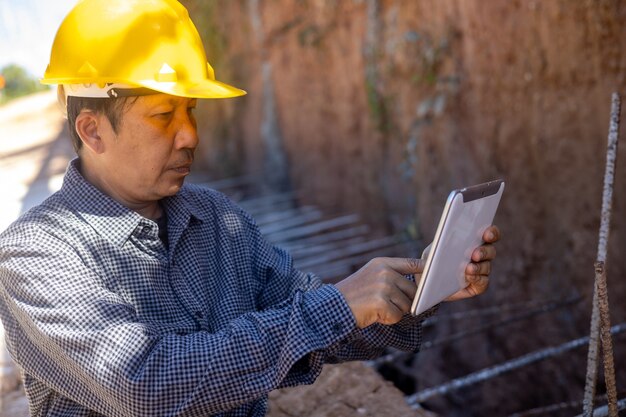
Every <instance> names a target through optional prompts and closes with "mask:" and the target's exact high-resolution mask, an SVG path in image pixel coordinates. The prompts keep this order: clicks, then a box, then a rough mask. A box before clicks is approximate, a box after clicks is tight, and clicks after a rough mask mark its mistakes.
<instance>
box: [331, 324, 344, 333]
mask: <svg viewBox="0 0 626 417" xmlns="http://www.w3.org/2000/svg"><path fill="white" fill-rule="evenodd" d="M342 330H343V324H342V323H335V324H333V332H335V334H339V333H341V331H342Z"/></svg>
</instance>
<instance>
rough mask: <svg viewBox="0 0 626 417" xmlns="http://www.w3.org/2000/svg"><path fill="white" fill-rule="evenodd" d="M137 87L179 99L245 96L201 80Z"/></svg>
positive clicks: (74, 81)
mask: <svg viewBox="0 0 626 417" xmlns="http://www.w3.org/2000/svg"><path fill="white" fill-rule="evenodd" d="M124 81H125V80H113V79H110V78H108V79H106V80H101V81H100V80H93V79H89V80H87V79H85V80H80V79H76V78H45V79H43V80H41V83H42V84H89V83H94V82H95V83H98V82H101V83H102V84H105V83H116V82H121V83H123V82H124ZM135 84H136V85H137V86H141V87H146V88H149V89H151V90H154V91H158V92H160V93H164V94H170V95H173V96H179V97H188V98H230V97H239V96H243V95H246V94H247V92H246V91H245V90H242V89H239V88H237V87H234V86H232V85H229V84H226V83H223V82H221V81H217V80H210V79H207V80H201V81H200V82H197V81H185V80H179V81H174V82H159V81H154V80H146V81H139V82H135Z"/></svg>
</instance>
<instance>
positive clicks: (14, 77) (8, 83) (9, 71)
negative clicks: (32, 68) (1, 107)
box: [0, 64, 47, 101]
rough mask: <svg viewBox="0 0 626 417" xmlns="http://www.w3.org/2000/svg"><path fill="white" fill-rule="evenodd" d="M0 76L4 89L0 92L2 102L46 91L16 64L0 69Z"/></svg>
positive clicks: (44, 87)
mask: <svg viewBox="0 0 626 417" xmlns="http://www.w3.org/2000/svg"><path fill="white" fill-rule="evenodd" d="M0 76H1V77H3V78H4V89H2V90H1V91H2V101H9V100H11V99H14V98H16V97H21V96H25V95H28V94H32V93H35V92H37V91H43V90H45V89H47V87H46V86H44V85H41V84H39V81H38V80H37V79H36V78H34V77H32V76H31V75H30V74H29V73H28V72H27V71H26V70H25V69H24V68H22V67H20V66H19V65H16V64H9V65H7V66H5V67H4V68H2V69H0Z"/></svg>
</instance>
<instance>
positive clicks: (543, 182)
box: [184, 0, 626, 415]
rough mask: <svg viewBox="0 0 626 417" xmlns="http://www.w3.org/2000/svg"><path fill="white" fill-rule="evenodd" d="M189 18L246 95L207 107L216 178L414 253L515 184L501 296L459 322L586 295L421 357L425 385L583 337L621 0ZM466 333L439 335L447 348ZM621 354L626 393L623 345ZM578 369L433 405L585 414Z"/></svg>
mask: <svg viewBox="0 0 626 417" xmlns="http://www.w3.org/2000/svg"><path fill="white" fill-rule="evenodd" d="M184 3H186V4H187V5H188V6H189V9H190V13H191V16H192V18H193V19H194V20H195V21H196V23H197V24H198V26H199V29H200V32H201V34H202V36H203V37H204V38H205V41H206V43H207V48H208V50H209V59H210V60H211V62H212V63H215V67H216V73H217V76H218V78H220V79H224V80H225V81H228V82H232V83H234V84H235V85H237V86H239V87H242V88H244V89H246V90H247V91H248V93H249V94H248V96H246V97H244V98H238V99H234V100H228V101H221V102H208V103H204V104H202V106H201V109H200V111H201V114H202V117H201V118H200V119H201V128H202V131H203V133H204V135H205V138H204V141H203V144H202V148H201V150H200V152H201V155H202V157H203V162H204V167H205V168H206V169H207V170H209V171H212V172H213V173H214V174H215V176H228V175H238V174H246V173H253V174H255V175H257V176H258V177H264V178H265V179H266V180H267V182H268V183H269V184H270V186H272V187H274V188H276V189H287V188H289V187H293V188H294V189H297V190H300V191H301V192H302V195H303V197H302V198H303V200H304V202H311V203H315V204H320V205H322V206H325V207H327V208H329V209H332V210H344V211H345V210H349V211H358V212H360V213H362V214H363V215H364V216H365V218H366V219H367V221H368V222H369V223H370V224H372V225H374V226H376V227H377V228H378V230H380V231H387V232H389V231H394V232H398V233H406V234H409V235H410V236H412V237H413V238H414V239H417V240H421V241H429V240H430V239H431V238H432V235H433V233H434V229H435V226H436V222H437V219H438V216H439V213H440V211H441V208H442V207H443V203H444V201H445V198H446V195H447V192H448V191H449V190H450V189H452V188H456V187H461V186H464V185H468V184H471V183H476V182H481V181H484V180H489V179H493V178H504V179H505V180H506V181H507V189H506V191H505V196H504V200H503V202H502V206H501V209H500V211H499V213H498V216H497V219H496V222H497V224H498V225H499V226H500V227H501V229H502V231H503V234H504V239H503V241H502V242H501V244H499V245H498V250H499V255H498V260H497V263H496V264H495V266H494V271H493V275H492V276H493V280H492V286H491V289H490V291H489V293H488V295H485V296H483V297H481V298H480V299H477V300H472V301H467V302H463V303H458V304H457V305H453V306H446V308H447V309H449V310H459V309H461V310H462V309H469V308H478V307H480V306H488V305H500V304H507V303H518V302H523V301H529V300H533V299H539V300H549V299H564V298H567V297H569V296H571V295H576V294H580V295H582V296H583V297H584V298H583V300H582V301H581V302H580V303H578V304H575V305H574V306H570V307H569V308H568V309H567V310H560V311H557V312H555V313H551V314H549V315H544V316H538V317H537V318H536V319H534V320H533V321H531V322H528V321H527V322H525V323H523V324H517V325H515V326H513V327H507V328H499V329H496V330H493V331H490V332H489V333H488V334H483V335H482V336H481V337H477V338H473V339H472V340H468V341H466V342H464V343H459V344H456V345H454V346H450V347H447V348H445V349H444V350H440V351H438V353H428V354H427V356H426V357H427V358H428V361H427V362H426V363H423V368H422V369H423V370H424V373H425V374H427V375H431V376H432V378H427V379H424V380H422V384H423V386H429V385H432V384H434V383H436V382H442V381H444V380H445V379H447V378H450V377H454V376H459V375H463V373H467V372H470V371H472V370H476V369H479V368H481V367H483V366H487V365H489V364H491V363H494V362H495V361H499V360H505V359H509V358H512V357H516V356H519V355H521V354H524V353H527V352H529V351H531V350H534V349H538V348H541V347H545V346H549V345H555V344H559V343H563V342H565V341H568V340H570V339H573V338H576V337H580V336H582V335H584V334H586V333H588V327H589V318H588V317H589V312H590V303H591V298H590V296H591V288H592V278H593V260H594V259H595V255H596V245H597V230H598V225H599V212H600V201H601V187H602V177H603V172H604V160H605V147H606V137H607V129H608V120H609V106H610V94H611V92H612V91H619V92H621V93H622V94H626V48H625V47H624V41H625V40H626V4H625V3H624V2H623V1H619V0H594V1H577V2H573V1H569V0H552V1H533V0H517V1H515V0H511V1H489V2H487V1H481V0H416V1H413V0H410V1H409V0H404V1H401V0H395V1H394V0H360V1H359V0H216V1H213V2H201V1H198V0H195V1H194V0H187V1H184ZM623 118H624V117H623ZM624 152H626V148H625V147H624V146H622V147H621V149H620V151H619V160H622V161H623V160H624V157H626V155H624ZM618 165H623V164H622V163H621V162H619V163H618ZM622 168H623V167H622V166H618V175H617V178H616V189H615V201H614V206H613V224H612V232H611V241H610V254H609V287H610V297H611V299H612V300H614V302H613V304H612V314H613V315H612V319H613V322H614V323H617V322H622V321H624V320H626V307H625V305H624V304H623V303H620V302H619V300H620V299H621V298H622V296H623V294H624V293H625V291H626V285H625V284H624V280H623V279H622V277H623V276H624V274H625V272H626V258H624V257H623V256H621V252H622V251H623V250H624V248H625V247H626V224H625V221H626V220H625V219H626V193H625V192H624V189H625V188H626V170H624V169H622ZM474 324H476V323H474ZM453 330H454V325H441V326H440V327H439V328H438V330H437V334H438V335H441V334H446V332H449V331H453ZM620 341H621V343H620ZM616 344H617V346H616V348H617V352H618V355H617V356H616V357H617V361H616V365H617V367H618V369H621V370H622V371H621V373H620V375H621V376H620V381H621V383H622V384H623V383H624V380H625V378H624V370H625V369H626V363H624V362H623V361H621V360H620V356H619V355H620V354H621V357H624V353H625V350H624V340H623V339H619V338H618V340H617V343H616ZM584 356H585V355H584V352H582V351H579V352H578V353H576V354H574V355H572V356H567V357H564V358H563V359H556V360H551V361H548V362H546V363H544V364H543V365H541V366H539V365H538V366H536V367H534V368H531V369H527V370H524V371H522V372H519V373H517V374H515V375H512V376H510V377H508V378H510V379H500V380H494V382H493V383H487V384H483V385H481V386H479V387H475V388H472V389H469V390H466V391H465V392H464V393H463V394H458V395H457V396H449V397H447V398H444V399H443V400H441V401H439V403H437V402H434V403H433V407H435V408H439V410H438V411H441V408H442V407H443V408H446V407H447V410H448V412H449V413H448V414H446V415H453V413H454V412H459V413H461V414H460V415H471V413H476V415H486V414H484V412H485V410H491V411H494V410H495V411H497V412H501V413H503V414H504V413H506V412H509V413H510V412H513V411H518V410H523V409H525V408H530V407H533V406H538V405H542V404H544V405H545V404H550V403H551V401H552V402H558V401H562V400H571V399H577V398H580V396H581V395H582V394H581V393H582V385H583V383H584ZM444 358H445V360H444ZM450 358H454V360H450ZM438 378H439V379H440V380H438ZM555 380H557V381H559V383H556V384H555V383H554V381H555ZM503 382H504V383H503ZM622 386H623V385H622ZM537 387H541V390H540V391H538V389H537ZM494 391H495V392H496V393H497V394H494ZM503 398H506V399H507V401H502V399H503ZM470 400H471V401H470ZM469 404H471V405H469ZM454 410H456V411H454ZM459 410H464V411H459ZM495 411H494V412H495ZM462 413H466V414H462ZM481 413H483V414H481ZM490 415H496V414H490Z"/></svg>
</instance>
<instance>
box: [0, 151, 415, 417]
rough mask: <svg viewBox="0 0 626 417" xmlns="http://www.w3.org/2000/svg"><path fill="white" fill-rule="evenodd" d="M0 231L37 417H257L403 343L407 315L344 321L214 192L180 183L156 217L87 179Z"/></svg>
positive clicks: (4, 283)
mask: <svg viewBox="0 0 626 417" xmlns="http://www.w3.org/2000/svg"><path fill="white" fill-rule="evenodd" d="M78 164H79V162H78V160H74V161H72V163H71V164H70V166H69V168H68V171H67V173H66V176H65V180H64V183H63V187H62V188H61V190H60V191H59V192H57V193H55V194H54V195H52V196H51V197H50V198H49V199H47V200H46V201H45V202H44V203H42V204H41V205H40V206H38V207H36V208H34V209H32V210H31V211H29V212H28V213H26V214H25V215H23V216H22V217H21V218H20V219H19V220H18V221H16V222H15V223H14V224H13V225H11V226H10V227H9V228H8V229H7V230H6V231H5V232H4V233H3V234H2V235H0V314H1V318H2V321H3V324H4V326H5V329H6V337H7V344H8V347H9V350H10V352H11V354H12V356H13V358H14V359H15V361H16V362H17V363H18V364H19V366H20V367H21V368H22V369H23V372H24V386H25V389H26V393H27V395H28V399H29V402H30V410H31V415H32V416H33V417H36V416H95V415H105V416H120V417H128V416H174V415H176V416H208V415H220V416H263V415H265V413H266V410H267V394H268V392H269V391H271V390H273V389H275V388H279V387H285V386H293V385H298V384H308V383H312V382H313V381H314V380H315V378H316V377H317V376H318V375H319V373H320V371H321V368H322V365H323V364H324V363H329V362H338V361H346V360H355V359H368V358H373V357H375V356H377V355H379V354H380V353H381V352H382V350H383V349H384V347H385V346H394V347H397V348H400V349H404V350H416V349H417V348H418V347H419V343H420V339H421V326H420V323H421V320H422V319H423V318H424V317H423V316H422V317H419V318H414V317H410V316H407V317H406V318H405V319H403V320H402V321H401V322H400V323H398V324H396V325H394V326H382V325H373V326H370V327H369V328H367V329H364V330H358V329H356V327H355V321H354V317H353V316H352V313H351V311H350V308H349V307H348V305H347V304H346V302H345V300H344V298H343V297H342V295H341V293H340V292H339V291H338V290H337V289H336V288H335V287H334V286H332V285H324V284H322V283H321V282H320V280H319V279H318V278H316V277H315V276H313V275H310V274H305V273H302V272H299V271H297V270H295V269H293V267H292V262H291V259H290V257H289V256H288V255H287V253H285V252H284V251H283V250H281V249H278V248H276V247H273V246H271V245H270V244H268V243H267V242H266V241H265V239H264V238H263V237H262V236H261V234H260V232H259V230H258V228H257V226H256V225H255V223H254V221H253V220H252V219H251V218H250V216H249V215H248V214H246V213H245V212H244V211H243V210H242V209H241V208H239V207H238V206H237V205H235V204H234V203H232V202H231V201H230V200H229V199H228V198H226V197H225V196H224V195H222V194H220V193H218V192H216V191H213V190H209V189H206V188H200V187H196V186H190V185H186V186H184V187H183V189H182V190H181V191H180V192H179V193H178V194H177V195H176V196H174V197H170V198H166V199H165V200H164V201H163V207H164V209H165V211H166V213H167V218H168V235H169V246H168V247H167V248H166V247H165V246H164V245H163V243H162V241H161V240H160V239H159V236H158V227H157V224H156V223H155V222H153V221H151V220H148V219H146V218H144V217H142V216H140V215H139V214H137V213H135V212H133V211H131V210H129V209H127V208H126V207H124V206H122V205H120V204H119V203H117V202H116V201H114V200H113V199H111V198H110V197H108V196H107V195H105V194H103V193H101V192H100V191H99V190H97V189H96V188H95V187H93V186H92V185H91V184H90V183H88V182H87V181H86V180H85V179H84V178H83V177H82V176H81V174H80V172H79V170H78Z"/></svg>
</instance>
